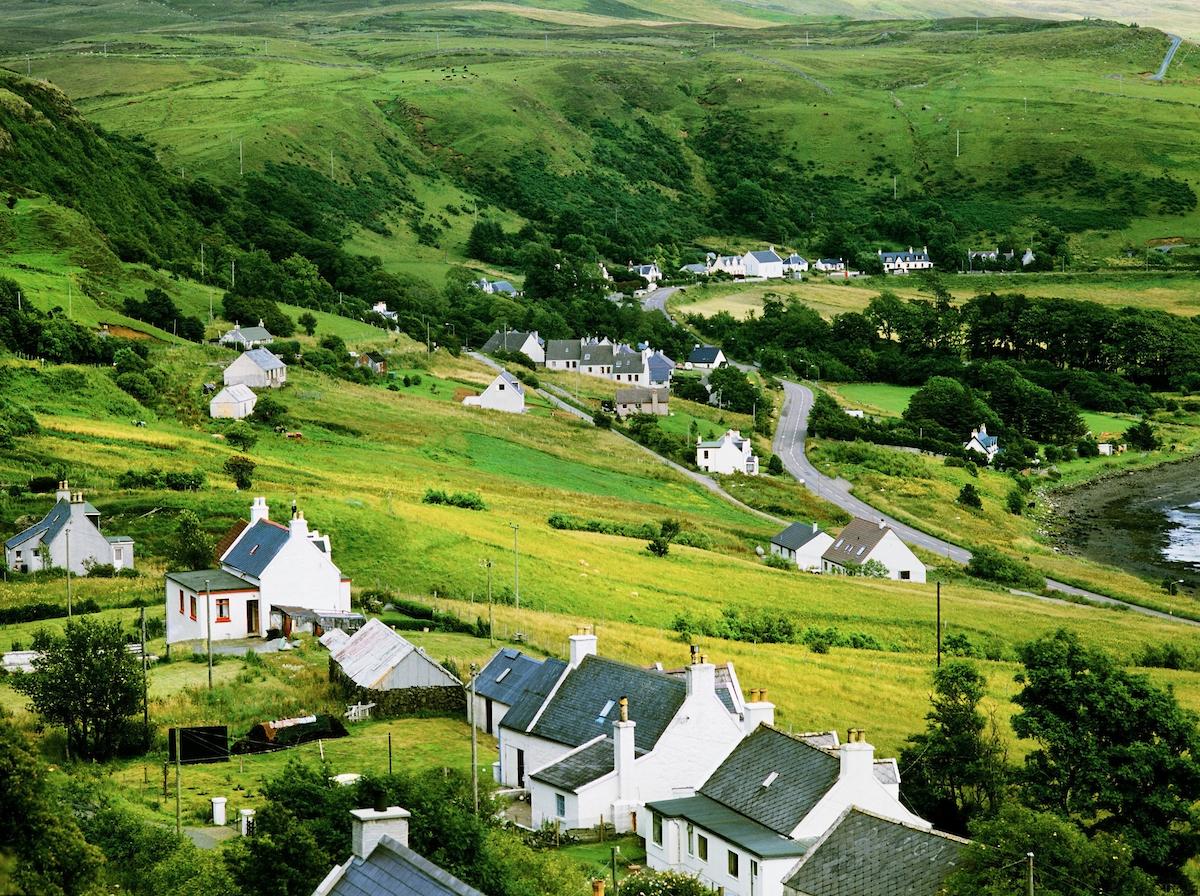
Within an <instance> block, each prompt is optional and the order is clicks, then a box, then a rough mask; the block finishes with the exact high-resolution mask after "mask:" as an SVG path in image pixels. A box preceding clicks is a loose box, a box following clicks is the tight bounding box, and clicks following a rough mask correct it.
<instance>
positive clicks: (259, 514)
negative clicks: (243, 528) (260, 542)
mask: <svg viewBox="0 0 1200 896" xmlns="http://www.w3.org/2000/svg"><path fill="white" fill-rule="evenodd" d="M270 518H271V509H270V508H269V507H267V499H266V498H262V497H259V498H255V499H254V503H253V504H251V505H250V525H251V526H253V525H254V524H255V523H257V522H258V521H259V520H269V519H270Z"/></svg>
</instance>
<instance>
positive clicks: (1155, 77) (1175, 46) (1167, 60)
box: [1150, 34, 1183, 81]
mask: <svg viewBox="0 0 1200 896" xmlns="http://www.w3.org/2000/svg"><path fill="white" fill-rule="evenodd" d="M1167 37H1169V38H1171V46H1169V47H1167V55H1166V56H1164V57H1163V61H1162V65H1160V66H1159V67H1158V71H1156V72H1155V73H1154V74H1152V75H1151V76H1150V80H1151V81H1161V80H1162V79H1163V78H1165V77H1166V76H1167V69H1168V68H1170V67H1171V61H1172V60H1173V59H1174V58H1175V54H1176V53H1178V52H1179V45H1180V44H1181V43H1183V38H1182V37H1180V36H1179V35H1178V34H1168V35H1167Z"/></svg>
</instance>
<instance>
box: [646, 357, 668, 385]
mask: <svg viewBox="0 0 1200 896" xmlns="http://www.w3.org/2000/svg"><path fill="white" fill-rule="evenodd" d="M646 366H647V367H648V368H649V369H650V379H651V380H652V381H653V382H656V383H663V382H666V381H667V380H668V379H670V377H671V371H673V370H674V369H675V362H674V361H672V360H671V359H670V358H668V357H667V356H666V355H664V354H663V353H662V352H655V353H654V354H652V355H651V356H650V357H649V358H647V359H646Z"/></svg>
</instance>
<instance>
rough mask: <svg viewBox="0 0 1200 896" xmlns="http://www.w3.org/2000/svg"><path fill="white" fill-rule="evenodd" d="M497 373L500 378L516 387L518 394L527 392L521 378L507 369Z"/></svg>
mask: <svg viewBox="0 0 1200 896" xmlns="http://www.w3.org/2000/svg"><path fill="white" fill-rule="evenodd" d="M497 375H498V376H499V378H500V379H502V380H504V382H506V383H508V384H509V385H510V386H512V387H513V388H514V389H516V390H517V393H518V394H520V395H524V394H525V387H524V386H522V385H521V381H520V380H519V379H517V378H516V377H515V376H513V375H512V374H511V373H509V372H508V371H507V370H501V371H500V373H499V374H497Z"/></svg>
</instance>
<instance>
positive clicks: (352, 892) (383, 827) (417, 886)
mask: <svg viewBox="0 0 1200 896" xmlns="http://www.w3.org/2000/svg"><path fill="white" fill-rule="evenodd" d="M350 816H351V821H350V844H351V853H352V854H351V856H350V858H348V859H347V860H346V861H345V863H344V864H342V865H337V866H335V867H334V868H333V870H332V871H330V872H329V874H327V875H326V876H325V879H324V880H323V881H321V883H320V885H319V886H318V887H317V888H316V889H315V890H313V894H312V896H364V894H367V893H370V894H371V896H484V894H483V893H481V892H480V891H479V890H476V889H475V888H474V887H469V886H467V885H466V884H464V883H463V882H462V881H461V880H459V879H458V878H457V877H455V876H454V875H452V874H450V873H449V872H448V871H445V870H443V869H442V868H439V867H438V866H437V865H435V864H433V862H430V861H429V860H428V859H426V858H424V857H423V856H421V855H419V854H418V853H416V852H414V851H413V850H411V849H409V848H408V822H409V818H410V817H411V815H410V813H409V812H408V811H407V810H406V809H401V808H400V807H399V806H387V807H386V808H374V809H352V810H351V811H350Z"/></svg>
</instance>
